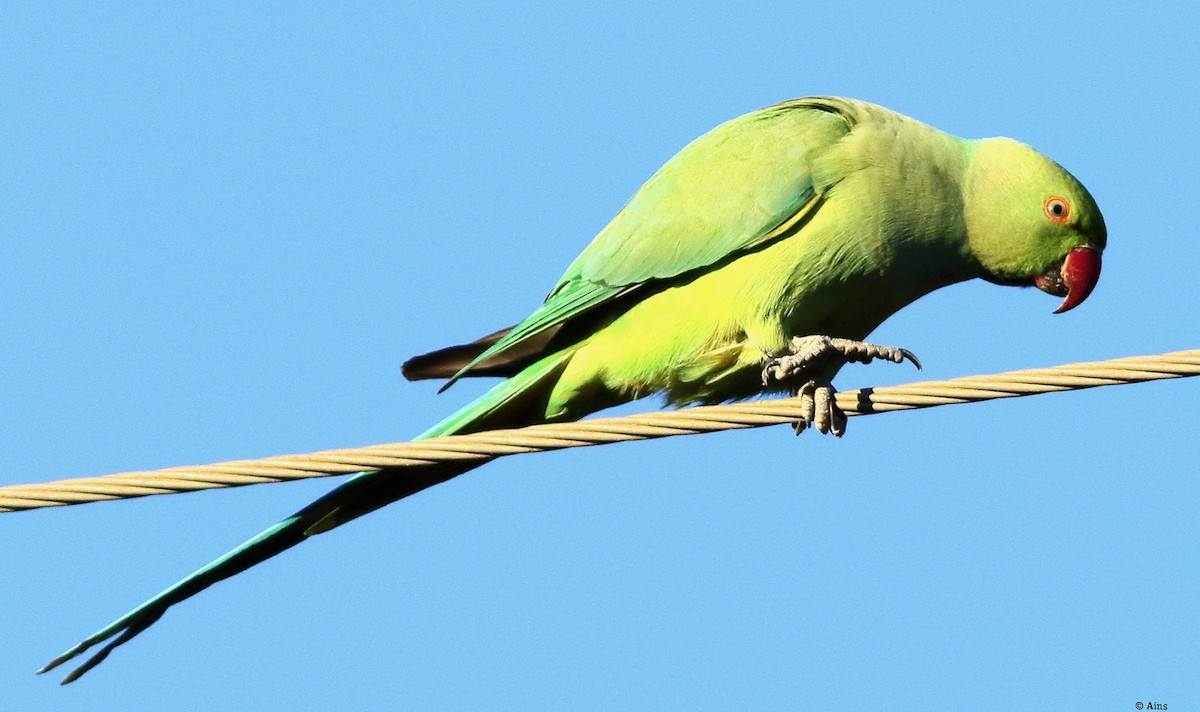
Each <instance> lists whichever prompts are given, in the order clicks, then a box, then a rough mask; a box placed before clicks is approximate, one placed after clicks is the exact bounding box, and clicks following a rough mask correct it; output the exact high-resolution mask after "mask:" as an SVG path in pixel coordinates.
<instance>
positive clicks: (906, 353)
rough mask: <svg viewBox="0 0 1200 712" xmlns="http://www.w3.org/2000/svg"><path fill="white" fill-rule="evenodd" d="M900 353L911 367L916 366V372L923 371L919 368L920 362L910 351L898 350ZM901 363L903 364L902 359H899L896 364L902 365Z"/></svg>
mask: <svg viewBox="0 0 1200 712" xmlns="http://www.w3.org/2000/svg"><path fill="white" fill-rule="evenodd" d="M900 353H901V354H902V355H903V356H904V358H906V359H908V360H909V361H912V365H914V366H916V367H917V370H918V371H924V370H925V369H923V368H921V361H920V360H919V359H918V358H917V355H916V354H914V353H913V352H912V351H909V350H908V349H900ZM903 362H904V359H901V360H900V361H897V362H896V363H903Z"/></svg>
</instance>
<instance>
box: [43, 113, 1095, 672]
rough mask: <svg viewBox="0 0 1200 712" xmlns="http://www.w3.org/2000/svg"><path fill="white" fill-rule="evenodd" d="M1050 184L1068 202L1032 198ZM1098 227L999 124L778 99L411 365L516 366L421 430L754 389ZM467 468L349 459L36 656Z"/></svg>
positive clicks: (701, 148) (1006, 276)
mask: <svg viewBox="0 0 1200 712" xmlns="http://www.w3.org/2000/svg"><path fill="white" fill-rule="evenodd" d="M1051 198H1054V199H1060V200H1062V201H1064V202H1065V203H1066V204H1068V205H1069V206H1070V213H1069V216H1068V217H1066V218H1062V219H1061V220H1060V219H1059V218H1060V217H1061V216H1059V215H1057V214H1052V213H1050V212H1047V211H1048V210H1049V208H1048V207H1047V206H1049V205H1050V203H1049V202H1047V201H1048V200H1050V199H1051ZM1105 239H1106V238H1105V231H1104V223H1103V219H1102V218H1101V216H1100V212H1099V210H1098V208H1097V207H1096V205H1095V202H1094V201H1093V200H1092V198H1091V196H1090V195H1089V194H1088V193H1087V191H1086V190H1085V189H1084V188H1083V187H1082V186H1081V185H1080V184H1079V183H1078V181H1076V180H1075V179H1074V178H1073V177H1071V176H1070V174H1068V173H1067V172H1066V171H1064V170H1063V169H1062V168H1060V167H1059V166H1058V165H1057V164H1055V163H1054V162H1052V161H1050V160H1049V159H1047V158H1045V157H1044V156H1042V155H1041V154H1039V153H1037V152H1035V151H1033V150H1032V149H1030V148H1028V147H1026V146H1023V145H1021V144H1018V143H1016V142H1014V141H1009V140H1006V139H990V140H986V141H967V140H963V139H959V138H956V137H953V136H950V135H948V134H944V133H942V132H940V131H937V130H935V129H932V128H930V127H928V126H926V125H924V124H921V123H919V122H916V121H914V120H912V119H909V118H907V117H905V116H902V115H900V114H896V113H894V112H891V111H888V110H887V109H884V108H882V107H878V106H874V105H871V104H866V103H863V102H857V101H853V100H848V99H835V98H809V99H799V100H795V101H790V102H786V103H783V104H779V105H777V106H773V107H769V108H766V109H762V110H760V111H756V112H753V113H750V114H747V115H745V116H742V117H740V118H738V119H734V120H733V121H730V122H727V123H725V124H722V125H721V126H718V127H717V128H715V129H713V130H712V131H711V132H709V133H707V134H705V135H704V136H702V137H700V138H699V139H697V140H696V141H694V142H693V143H691V144H690V145H688V146H687V147H686V148H684V149H683V150H682V151H680V153H679V154H678V155H676V156H675V157H674V158H672V159H671V161H669V162H668V163H667V164H666V165H664V166H663V167H662V168H661V169H660V170H659V171H658V172H657V173H656V174H655V175H654V176H653V177H652V178H651V179H650V180H649V181H648V182H647V183H646V185H644V186H643V187H642V188H641V189H640V190H639V191H638V192H637V193H636V194H635V195H634V196H633V197H632V198H631V199H630V201H629V202H628V203H627V204H626V205H625V207H624V208H623V209H622V210H621V212H620V213H618V214H617V216H616V217H615V218H614V219H613V220H612V222H611V223H610V224H609V225H608V226H607V227H605V228H604V230H602V231H601V232H600V233H599V235H597V236H596V238H595V239H594V240H593V242H592V243H591V244H590V245H589V246H588V247H587V249H585V250H584V251H583V253H581V254H580V256H579V257H578V258H577V259H576V260H575V261H574V262H573V263H571V265H570V266H569V267H568V268H567V270H566V272H565V273H564V275H563V276H562V278H561V279H560V280H559V282H558V284H557V285H556V286H555V287H554V289H553V290H551V292H550V295H549V297H548V298H547V299H546V302H545V303H544V304H543V305H542V306H541V307H539V308H538V309H537V310H535V311H534V312H533V313H532V314H531V315H530V316H529V317H527V318H526V319H525V320H524V321H522V322H520V323H519V324H517V325H516V326H515V327H513V328H512V329H511V330H508V331H507V332H506V333H503V334H502V335H492V336H491V337H490V338H489V337H485V339H483V340H481V341H480V342H477V343H476V344H473V345H464V346H461V347H454V348H451V349H447V350H443V351H439V352H434V353H433V354H428V355H426V356H424V357H419V358H418V359H414V360H413V361H412V362H410V364H407V365H406V374H409V375H413V376H419V377H429V376H442V377H445V376H450V375H453V378H452V379H451V382H453V380H454V379H457V378H459V377H462V376H472V375H476V374H477V373H501V374H512V375H511V377H510V378H508V379H507V380H505V381H503V382H501V383H500V384H499V385H497V386H496V387H495V388H493V389H492V390H491V391H489V392H488V393H486V394H485V395H483V396H482V397H480V398H479V399H478V400H476V401H474V402H473V403H471V404H469V405H467V406H466V407H464V408H463V409H461V410H459V411H458V412H457V413H455V414H454V415H452V416H450V417H449V418H447V419H445V420H443V421H442V422H441V423H439V424H438V425H436V426H434V427H433V428H431V429H430V430H428V431H426V432H425V433H423V434H422V436H421V437H432V436H436V435H444V434H451V433H464V432H473V431H479V430H484V429H491V428H498V427H517V426H521V425H526V424H530V423H535V422H544V421H554V420H567V419H574V418H580V417H583V416H585V415H587V414H589V413H592V412H595V411H596V410H599V409H602V408H605V407H608V406H611V405H615V404H618V403H622V402H626V401H629V400H633V399H636V398H641V397H644V396H647V395H651V394H653V393H662V394H664V395H665V397H666V399H667V401H668V402H670V403H672V404H683V403H693V402H706V403H707V402H719V401H725V400H732V399H738V398H746V397H750V396H753V395H756V394H758V393H760V392H762V391H763V390H764V389H763V386H762V383H761V376H760V374H761V371H762V368H763V365H764V363H765V362H766V360H767V359H768V355H769V354H772V353H774V352H776V351H779V350H780V349H782V348H784V347H785V346H786V345H787V344H788V343H789V340H790V339H791V338H792V337H794V336H803V335H809V334H825V335H830V336H838V337H845V338H851V339H862V338H865V337H866V336H867V335H868V334H869V333H870V332H871V331H872V330H873V329H874V328H875V327H876V326H878V325H879V324H880V323H881V322H882V321H883V320H884V319H886V318H887V317H888V316H890V315H891V314H893V313H894V312H895V311H897V310H898V309H900V308H902V307H904V306H905V305H907V304H909V303H911V302H912V301H913V300H915V299H917V298H919V297H920V296H922V295H924V294H927V293H929V292H930V291H932V290H934V289H937V288H939V287H943V286H946V285H949V284H953V283H955V282H959V281H963V280H966V279H970V278H973V277H981V278H984V279H988V280H990V281H994V282H997V283H1001V284H1014V285H1032V284H1034V282H1035V281H1038V280H1043V281H1045V283H1047V284H1049V283H1050V282H1052V281H1053V280H1052V279H1051V277H1054V278H1057V275H1058V273H1057V272H1056V270H1058V269H1059V265H1060V264H1063V263H1064V258H1065V256H1067V255H1068V254H1069V253H1071V251H1073V250H1078V249H1080V248H1085V249H1088V250H1092V251H1095V252H1096V254H1098V252H1099V250H1102V249H1103V247H1104V244H1105ZM1097 260H1098V257H1097ZM1097 265H1098V262H1097ZM1096 269H1097V270H1098V267H1097V268H1096ZM1046 275H1051V277H1047V276H1046ZM1043 281H1038V284H1039V286H1043ZM1092 281H1093V283H1094V279H1093V280H1092ZM1055 284H1056V285H1058V286H1055V287H1053V288H1055V289H1057V288H1058V287H1059V286H1061V280H1060V281H1059V282H1056V283H1055ZM1043 288H1047V290H1048V291H1049V290H1050V289H1051V288H1049V287H1043ZM1089 289H1090V287H1089ZM1056 293H1060V292H1056ZM1084 296H1086V294H1085V295H1084ZM833 370H836V369H833ZM824 375H827V376H829V377H832V375H833V373H832V372H829V373H826V374H824ZM784 387H786V384H782V385H780V386H778V388H784ZM468 469H470V466H464V465H441V466H434V467H429V468H423V469H420V470H414V469H409V470H402V471H382V472H377V473H367V474H362V475H358V476H356V477H353V478H351V479H350V480H348V481H347V482H346V483H344V484H343V485H341V486H340V487H338V488H336V489H334V490H333V491H331V492H330V493H329V494H327V495H325V496H324V497H322V498H320V499H319V500H317V501H315V502H313V503H312V504H310V505H309V506H307V507H305V508H304V509H303V510H301V511H300V512H297V513H296V514H294V515H293V516H291V517H289V518H288V519H286V520H284V521H283V522H281V523H279V524H277V525H275V526H273V527H271V528H270V529H268V530H266V531H264V532H263V533H262V534H260V535H258V536H257V537H255V538H253V539H251V540H249V541H248V542H246V543H245V544H243V545H242V546H241V547H239V548H238V549H235V550H234V551H233V552H230V553H229V554H227V555H226V556H224V557H222V558H220V559H218V560H216V561H214V562H212V563H211V564H209V565H208V566H206V567H204V568H202V569H200V570H199V571H197V572H196V573H194V574H192V575H191V576H189V577H187V578H185V579H184V580H183V581H181V582H180V583H178V584H176V585H175V586H173V587H171V588H169V589H167V590H166V591H164V592H163V593H161V594H159V595H158V596H156V597H155V598H153V599H151V600H149V601H147V602H146V603H144V604H143V605H142V606H140V607H138V608H136V609H134V610H133V611H131V612H130V613H129V614H127V615H125V616H123V617H122V618H120V619H118V620H117V621H115V622H114V623H112V624H111V625H109V626H107V627H105V628H104V629H102V630H100V631H99V632H97V633H96V634H95V635H93V636H91V637H89V638H88V639H87V640H85V641H83V642H82V643H80V644H79V645H78V646H76V647H75V648H72V649H71V650H70V651H68V652H67V653H65V654H64V655H63V656H60V657H59V658H58V659H56V660H55V661H53V662H52V663H51V664H50V665H48V666H47V667H46V668H45V669H50V668H51V667H54V666H56V665H58V664H60V663H62V662H64V661H66V660H68V659H70V658H73V657H75V656H76V655H79V654H80V653H82V652H83V651H84V650H86V649H88V648H89V647H91V646H92V645H95V644H97V643H99V642H102V641H104V640H107V639H109V638H112V637H113V636H118V637H117V638H115V639H114V640H113V641H112V642H110V643H109V644H108V646H106V647H105V648H104V649H103V650H102V651H101V653H100V654H98V655H97V656H96V657H94V658H93V659H92V660H91V661H89V663H88V664H86V665H85V666H84V667H83V668H81V669H80V670H79V671H77V673H75V674H74V675H73V676H72V677H70V678H68V680H70V679H74V676H77V675H78V674H81V673H82V672H83V671H86V670H87V669H89V668H90V667H91V666H92V665H94V664H96V663H98V662H99V661H100V660H101V659H103V657H104V656H105V655H107V653H108V651H109V650H111V649H112V648H113V647H115V646H116V645H119V644H120V643H122V642H124V641H126V640H128V639H129V638H131V637H133V636H134V635H136V634H137V633H138V632H140V631H141V630H143V629H144V628H146V627H147V626H148V625H150V624H151V623H153V622H154V621H155V620H157V619H158V617H159V616H161V615H162V613H163V612H164V611H165V610H166V609H167V608H168V607H170V606H171V605H173V604H175V603H178V602H179V601H182V600H184V599H186V598H188V597H190V596H192V595H194V594H195V593H197V592H199V591H200V590H203V589H204V588H206V587H208V586H209V585H211V584H212V583H215V582H217V581H220V580H222V579H225V578H228V577H229V576H232V575H234V574H236V573H238V572H240V571H243V570H245V569H246V568H249V567H250V566H253V565H255V564H257V563H259V562H261V561H263V560H265V559H267V558H269V557H271V556H274V555H275V554H277V553H279V552H281V551H283V550H284V549H287V548H289V547H291V546H293V545H295V544H297V543H299V542H300V541H303V540H304V539H305V538H307V537H308V536H312V535H314V534H317V533H320V532H323V531H326V530H328V529H331V528H333V527H336V526H338V525H340V524H342V523H345V522H347V521H349V520H351V519H354V518H355V517H358V516H361V515H363V514H365V513H367V512H370V511H372V510H374V509H376V508H378V507H381V506H383V505H386V504H388V503H390V502H393V501H395V500H397V499H400V498H403V497H406V496H408V495H410V494H413V493H415V492H418V491H420V490H422V489H424V488H426V487H429V486H431V485H434V484H437V483H439V482H443V481H445V480H447V479H450V478H451V477H454V476H456V475H458V474H461V473H462V472H465V471H467V470H468ZM118 634H119V635H118Z"/></svg>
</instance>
